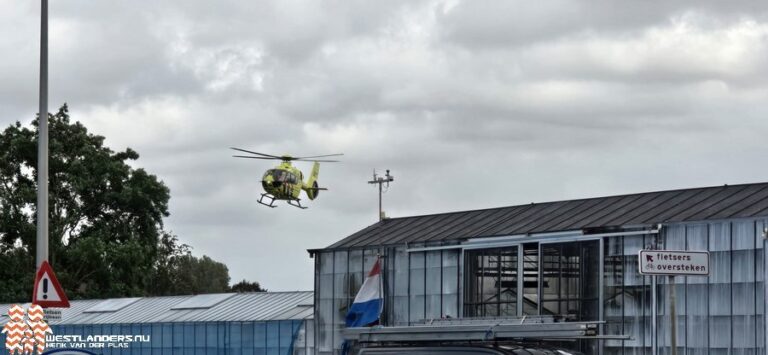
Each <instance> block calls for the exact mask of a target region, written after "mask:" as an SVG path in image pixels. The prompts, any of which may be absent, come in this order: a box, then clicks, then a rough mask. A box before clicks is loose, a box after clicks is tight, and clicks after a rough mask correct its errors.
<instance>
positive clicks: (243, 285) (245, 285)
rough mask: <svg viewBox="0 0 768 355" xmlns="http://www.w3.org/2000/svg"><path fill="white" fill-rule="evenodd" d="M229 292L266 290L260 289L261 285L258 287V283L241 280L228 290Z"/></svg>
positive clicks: (264, 290)
mask: <svg viewBox="0 0 768 355" xmlns="http://www.w3.org/2000/svg"><path fill="white" fill-rule="evenodd" d="M229 291H230V292H238V293H240V292H267V290H266V289H264V288H262V287H261V285H259V283H258V282H249V281H246V280H242V281H240V282H238V283H236V284H234V285H232V287H230V288H229Z"/></svg>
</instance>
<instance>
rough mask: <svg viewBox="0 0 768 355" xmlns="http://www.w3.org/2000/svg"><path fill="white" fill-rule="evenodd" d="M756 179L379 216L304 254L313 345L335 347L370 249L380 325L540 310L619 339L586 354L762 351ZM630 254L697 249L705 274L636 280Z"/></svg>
mask: <svg viewBox="0 0 768 355" xmlns="http://www.w3.org/2000/svg"><path fill="white" fill-rule="evenodd" d="M767 227H768V184H747V185H734V186H719V187H710V188H698V189H686V190H674V191H662V192H652V193H641V194H633V195H623V196H611V197H602V198H591V199H582V200H572V201H558V202H549V203H541V204H530V205H522V206H512V207H504V208H495V209H487V210H476V211H466V212H455V213H445V214H436V215H428V216H416V217H405V218H394V219H387V220H384V221H382V222H379V223H377V224H374V225H372V226H369V227H368V228H365V229H363V230H361V231H359V232H357V233H355V234H353V235H351V236H349V237H347V238H345V239H343V240H341V241H339V242H337V243H335V244H333V245H331V246H329V247H327V248H324V249H316V250H310V253H311V255H312V256H313V257H314V258H315V320H316V324H315V339H316V342H315V347H316V350H317V352H318V353H320V354H330V353H336V352H338V351H339V349H340V348H341V346H342V344H343V339H342V338H341V334H340V330H341V329H342V328H343V327H344V317H345V315H346V311H347V308H348V307H349V305H350V304H351V302H352V300H353V299H354V297H355V294H356V292H357V290H358V289H359V287H360V285H361V284H362V281H363V278H364V275H365V273H366V272H367V271H368V270H369V269H370V268H371V266H372V265H373V263H374V261H375V260H376V258H377V257H378V256H381V257H382V258H383V259H382V260H383V262H384V265H385V267H384V274H383V275H384V280H385V281H384V294H385V299H384V314H383V315H382V324H383V325H385V326H387V325H393V326H394V325H412V324H417V323H423V322H424V321H425V320H430V319H441V318H475V317H485V318H487V317H499V318H513V317H520V316H526V315H552V316H557V317H561V318H564V319H567V320H572V321H603V322H604V324H603V325H602V329H601V330H600V331H601V334H604V335H623V336H626V338H627V339H622V340H588V341H586V340H585V341H579V342H576V343H573V344H569V346H570V347H574V348H578V350H582V351H584V352H585V353H587V354H668V353H670V347H671V343H672V342H671V339H670V333H671V329H670V324H671V319H670V313H669V309H670V307H669V306H670V304H669V303H670V302H669V300H670V299H671V298H670V294H671V293H670V291H672V290H671V289H670V288H674V295H675V297H674V300H675V308H676V311H677V312H676V321H677V322H676V323H677V327H676V329H677V333H676V334H677V336H676V340H677V341H676V344H677V347H678V350H679V351H678V353H679V354H683V353H685V354H765V351H766V339H767V337H766V329H768V328H767V327H766V318H765V316H764V315H765V307H766V297H765V282H764V280H765V273H766V258H765V257H764V253H763V250H764V246H765V235H766V228H767ZM642 249H658V250H697V251H708V252H709V257H710V272H709V276H695V277H694V276H676V277H674V278H669V277H667V276H648V275H641V274H640V273H639V271H638V252H639V251H640V250H642Z"/></svg>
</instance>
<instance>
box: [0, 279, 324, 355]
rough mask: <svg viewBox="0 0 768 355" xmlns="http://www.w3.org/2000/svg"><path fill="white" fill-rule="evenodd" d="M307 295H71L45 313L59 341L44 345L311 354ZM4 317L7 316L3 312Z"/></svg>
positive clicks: (181, 354)
mask: <svg viewBox="0 0 768 355" xmlns="http://www.w3.org/2000/svg"><path fill="white" fill-rule="evenodd" d="M312 300H313V294H312V292H311V291H308V292H256V293H237V294H235V293H224V294H208V295H197V296H172V297H146V298H118V299H106V300H81V301H71V308H67V309H62V314H61V319H53V320H49V324H50V325H51V328H52V329H53V335H54V337H55V339H56V341H55V343H54V344H49V348H48V349H49V350H55V349H60V348H68V349H81V350H87V351H89V352H91V353H94V354H105V355H108V354H163V355H166V354H178V355H193V354H206V355H207V354H238V355H240V354H282V355H286V354H287V355H290V354H297V355H298V354H302V355H303V354H313V353H314V349H313V344H314V340H313V336H314V330H313V323H312V312H313V309H312ZM28 306H29V305H28V304H27V305H25V308H26V307H28ZM8 308H10V305H0V309H3V310H7V309H8ZM7 321H8V317H7V315H3V317H0V322H2V323H5V322H7ZM128 336H130V337H131V338H128ZM89 337H90V338H89ZM0 342H2V343H4V342H5V338H4V336H0ZM73 345H74V346H73ZM80 345H82V347H80Z"/></svg>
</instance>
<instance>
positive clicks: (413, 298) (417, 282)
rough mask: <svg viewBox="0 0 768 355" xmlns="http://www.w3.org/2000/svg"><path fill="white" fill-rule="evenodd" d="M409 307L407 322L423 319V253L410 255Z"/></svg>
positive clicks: (424, 268)
mask: <svg viewBox="0 0 768 355" xmlns="http://www.w3.org/2000/svg"><path fill="white" fill-rule="evenodd" d="M409 266H410V295H409V296H410V305H409V309H408V310H409V313H410V314H409V321H410V322H417V321H420V320H422V319H424V318H425V313H424V312H425V292H426V290H425V285H426V284H425V279H424V277H425V275H424V274H425V270H426V258H425V255H424V253H411V254H410V263H409Z"/></svg>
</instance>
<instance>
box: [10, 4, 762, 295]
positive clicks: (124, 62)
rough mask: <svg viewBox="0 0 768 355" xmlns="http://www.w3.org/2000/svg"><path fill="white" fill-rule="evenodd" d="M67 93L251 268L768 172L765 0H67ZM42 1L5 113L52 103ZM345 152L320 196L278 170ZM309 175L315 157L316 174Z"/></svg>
mask: <svg viewBox="0 0 768 355" xmlns="http://www.w3.org/2000/svg"><path fill="white" fill-rule="evenodd" d="M50 21H51V34H50V101H49V102H50V107H51V110H53V109H54V108H56V107H58V106H59V105H60V104H61V103H63V102H67V103H69V105H70V109H71V114H72V118H73V119H74V120H79V121H81V122H83V123H84V124H85V125H86V126H87V127H88V128H89V129H90V130H91V131H92V132H94V133H96V134H100V135H103V136H106V138H107V144H108V145H109V146H111V147H112V148H113V149H115V150H122V149H125V148H126V147H131V148H133V149H135V150H137V151H138V152H139V153H140V154H141V158H140V159H139V160H138V161H137V163H136V165H137V166H140V167H144V168H146V169H147V170H148V171H150V172H151V173H154V174H156V175H157V176H158V177H159V178H160V179H162V180H163V181H164V182H165V183H166V184H167V185H168V186H169V187H170V189H171V196H172V197H171V214H172V215H171V217H170V218H169V219H168V220H167V226H166V227H167V228H168V229H170V230H171V231H173V232H174V233H175V234H177V235H179V237H180V238H181V239H182V241H183V242H185V243H188V244H191V245H192V246H193V247H194V253H195V254H197V255H203V254H206V255H210V256H211V257H213V258H215V259H217V260H219V261H222V262H225V263H226V264H227V265H228V266H229V268H230V273H231V276H232V279H233V281H236V280H239V279H244V278H245V279H248V280H254V281H259V282H261V283H262V285H264V286H265V287H267V288H268V289H270V290H297V289H311V288H312V260H311V259H309V257H308V254H307V252H306V249H308V248H318V247H324V246H327V245H329V244H331V243H332V242H334V241H336V240H339V239H341V238H343V237H345V236H347V235H348V234H351V233H352V232H354V231H356V230H358V229H360V228H363V227H365V226H367V225H369V224H371V223H374V222H375V221H376V219H377V210H376V209H377V200H376V199H377V197H376V195H377V192H376V189H375V188H374V187H373V186H370V185H368V184H366V181H367V180H369V179H370V177H371V172H372V170H373V169H374V168H377V169H379V170H383V169H391V170H392V174H393V175H395V179H396V180H395V182H394V183H393V184H392V186H391V188H390V189H389V191H388V192H387V193H386V194H385V196H384V205H385V210H386V211H387V214H388V215H389V216H393V217H397V216H407V215H414V214H427V213H436V212H442V211H455V210H466V209H476V208H486V207H496V206H505V205H514V204H521V203H529V202H532V201H536V202H542V201H548V200H559V199H570V198H580V197H594V196H603V195H611V194H622V193H633V192H644V191H651V190H665V189H675V188H685V187H698V186H710V185H720V184H725V183H728V184H736V183H746V182H757V181H768V165H767V164H766V163H765V162H766V156H767V155H768V154H766V153H767V152H768V149H766V146H767V145H768V139H766V133H768V81H767V80H766V79H768V3H766V2H764V1H743V2H739V1H728V2H723V1H690V2H684V1H674V2H669V1H656V2H653V1H652V2H649V1H614V0H610V1H609V0H592V1H576V0H562V1H559V0H553V1H412V0H408V1H355V0H329V1H294V0H275V1H230V0H218V1H200V0H164V1H148V0H140V1H136V0H130V1H129V0H113V1H92V0H55V1H51V5H50ZM38 40H39V2H36V1H15V0H0V53H2V57H0V58H2V59H0V125H1V126H6V125H8V124H10V123H11V122H13V121H16V120H21V121H23V122H29V121H31V119H32V118H33V116H34V114H35V112H36V111H37V100H38V99H37V90H38V86H37V85H38V84H37V83H38V55H39V52H38V46H39V42H38ZM230 146H235V147H242V148H246V149H252V150H256V151H261V152H266V153H272V154H283V153H291V154H294V155H315V154H329V153H337V152H343V153H344V154H345V156H344V157H343V163H338V164H324V165H323V166H322V168H321V174H320V182H321V184H322V185H325V186H327V187H328V188H330V191H328V192H323V193H322V194H321V196H320V198H319V199H318V200H315V201H312V202H310V203H309V205H310V206H311V207H310V209H307V210H299V209H296V208H293V207H290V206H284V205H281V206H280V207H279V208H275V209H269V208H265V207H263V206H260V205H258V204H257V203H256V198H257V197H258V195H259V192H260V189H261V187H260V184H259V180H260V176H261V174H262V173H263V171H264V170H265V169H267V168H269V167H270V165H271V163H270V162H263V161H248V160H238V159H234V158H231V153H232V152H231V151H229V150H228V147H230ZM300 166H301V167H303V168H304V169H306V170H308V169H309V168H310V165H309V164H306V163H305V164H303V165H300Z"/></svg>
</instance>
